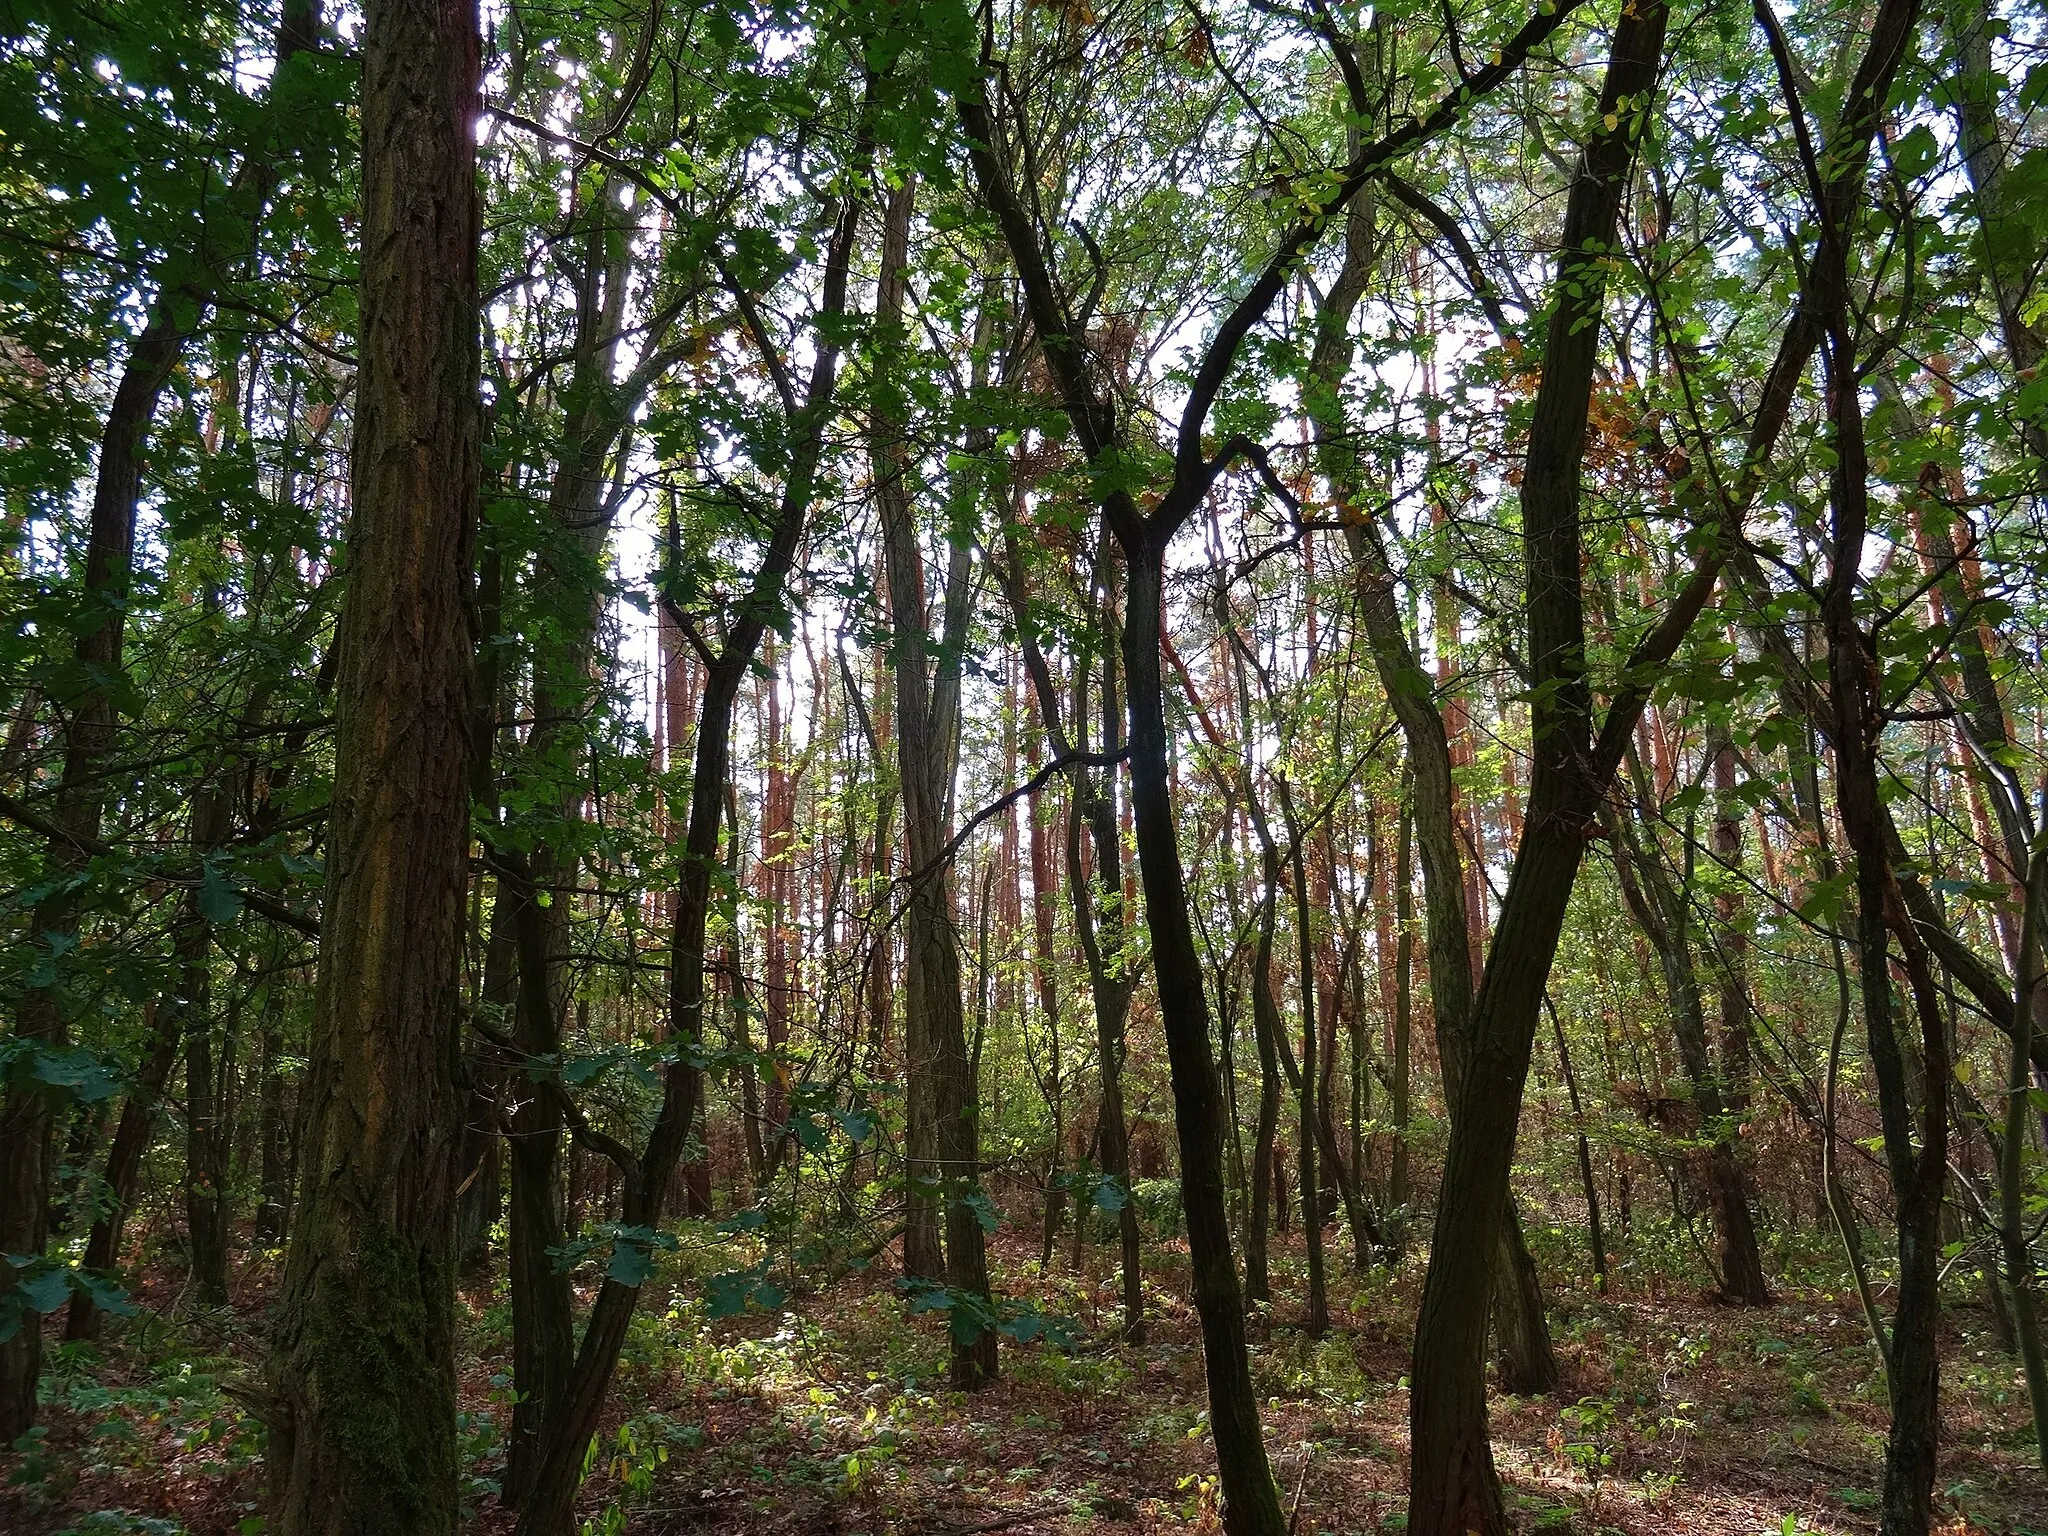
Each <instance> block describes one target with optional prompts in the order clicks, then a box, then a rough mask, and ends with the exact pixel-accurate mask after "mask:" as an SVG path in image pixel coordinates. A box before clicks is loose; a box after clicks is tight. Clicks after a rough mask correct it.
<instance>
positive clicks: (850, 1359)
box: [0, 1233, 2048, 1536]
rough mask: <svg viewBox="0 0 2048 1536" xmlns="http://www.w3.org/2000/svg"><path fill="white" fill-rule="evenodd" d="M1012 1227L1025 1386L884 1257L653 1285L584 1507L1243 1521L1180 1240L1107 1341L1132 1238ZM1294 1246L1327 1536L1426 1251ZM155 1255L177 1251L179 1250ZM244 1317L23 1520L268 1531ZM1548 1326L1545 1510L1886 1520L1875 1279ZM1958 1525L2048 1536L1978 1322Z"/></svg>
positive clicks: (115, 1362) (78, 1412) (734, 1513)
mask: <svg viewBox="0 0 2048 1536" xmlns="http://www.w3.org/2000/svg"><path fill="white" fill-rule="evenodd" d="M1027 1247H1028V1245H1027V1244H1026V1243H1025V1242H1024V1241H1023V1240H1022V1239H1021V1238H1017V1239H1015V1240H1012V1235H1011V1234H1009V1233H1005V1234H1004V1241H1002V1242H1000V1243H999V1244H998V1245H997V1253H996V1255H995V1257H996V1260H997V1266H996V1267H997V1275H998V1281H999V1285H1001V1286H1002V1287H1003V1288H1004V1289H1006V1290H1007V1291H1008V1292H1009V1293H1010V1294H1013V1295H1030V1296H1033V1297H1035V1298H1036V1299H1037V1301H1038V1303H1039V1305H1040V1306H1042V1307H1043V1308H1044V1309H1045V1311H1046V1312H1047V1313H1049V1314H1058V1315H1063V1316H1065V1317H1067V1318H1068V1319H1070V1320H1071V1322H1072V1323H1073V1325H1074V1328H1075V1334H1076V1339H1075V1342H1074V1344H1073V1345H1072V1347H1071V1348H1069V1349H1067V1350H1061V1349H1056V1348H1052V1347H1048V1346H1045V1345H1042V1344H1031V1345H1015V1346H1013V1345H1011V1344H1010V1343H1009V1342H1008V1341H1005V1345H1004V1350H1003V1373H1002V1379H1001V1381H1000V1382H999V1383H998V1384H996V1385H995V1386H993V1387H991V1388H990V1389H988V1390H986V1391H983V1392H980V1393H977V1394H975V1395H973V1396H971V1397H968V1396H962V1395H961V1394H957V1393H954V1392H952V1391H950V1390H949V1389H948V1388H947V1386H946V1382H945V1335H944V1320H943V1317H942V1316H939V1315H934V1314H926V1315H921V1316H917V1315H912V1314H910V1313H909V1312H908V1310H907V1309H906V1306H905V1304H904V1301H903V1298H902V1297H901V1296H900V1295H899V1294H897V1292H896V1290H895V1287H894V1285H893V1283H892V1281H891V1279H890V1278H889V1277H888V1276H886V1275H883V1274H880V1273H878V1272H874V1271H870V1272H868V1273H866V1274H861V1275H856V1276H853V1277H852V1278H849V1279H846V1280H843V1281H840V1282H839V1283H837V1284H835V1285H833V1286H831V1287H830V1288H828V1289H826V1290H823V1291H821V1292H818V1293H815V1294H811V1295H808V1296H798V1297H794V1298H792V1299H791V1300H790V1302H789V1303H788V1306H787V1310H786V1311H784V1312H783V1313H782V1314H781V1315H779V1316H762V1315H759V1314H754V1315H749V1316H743V1317H736V1318H730V1319H726V1320H723V1321H720V1322H707V1321H706V1320H705V1317H704V1307H703V1304H702V1302H701V1300H699V1299H698V1297H699V1296H701V1288H700V1287H697V1286H691V1285H683V1286H679V1287H678V1288H677V1289H676V1291H675V1293H674V1299H673V1301H672V1303H671V1304H670V1305H669V1306H668V1307H667V1308H666V1310H663V1309H662V1308H661V1307H659V1306H657V1305H654V1304H653V1303H652V1300H651V1299H650V1301H649V1302H648V1304H644V1305H643V1307H642V1309H641V1314H640V1316H639V1318H638V1319H637V1320H636V1323H635V1326H634V1331H633V1334H632V1336H631V1339H630V1340H629V1344H628V1349H627V1357H626V1361H625V1363H624V1366H623V1368H622V1372H621V1377H620V1380H619V1382H618V1384H617V1388H616V1390H615V1391H614V1393H613V1406H612V1413H611V1416H610V1418H609V1419H608V1421H607V1424H606V1428H605V1432H604V1436H603V1438H602V1440H601V1442H600V1445H599V1450H598V1454H597V1456H596V1458H595V1461H596V1465H595V1467H594V1470H593V1472H592V1475H591V1476H590V1478H589V1479H588V1480H587V1482H586V1486H585V1492H584V1498H583V1501H582V1516H583V1524H582V1529H583V1530H584V1531H586V1532H589V1533H592V1536H617V1533H621V1532H636V1533H638V1532H644V1533H648V1536H666V1533H670V1532H674V1533H691V1532H699V1531H702V1532H707V1533H708V1532H713V1531H716V1532H720V1533H734V1536H810V1533H818V1536H825V1533H832V1536H856V1533H869V1536H881V1533H884V1532H902V1533H905V1536H971V1533H992V1532H996V1531H1010V1532H1016V1533H1018V1536H1055V1533H1057V1536H1079V1533H1082V1532H1100V1533H1129V1536H1138V1533H1151V1532H1162V1533H1163V1532H1201V1533H1206V1532H1211V1531H1216V1530H1218V1529H1219V1526H1218V1522H1217V1520H1216V1514H1215V1508H1214V1498H1215V1495H1214V1490H1213V1486H1212V1483H1211V1480H1210V1479H1211V1475H1212V1474H1211V1469H1212V1465H1213V1462H1212V1456H1211V1451H1210V1448H1209V1445H1208V1443H1207V1415H1206V1411H1205V1409H1204V1406H1203V1405H1204V1403H1205V1400H1206V1399H1205V1394H1204V1389H1203V1378H1202V1360H1201V1352H1200V1343H1199V1333H1198V1330H1197V1328H1196V1323H1195V1317H1194V1310H1193V1307H1192V1305H1191V1303H1190V1300H1189V1297H1188V1293H1187V1289H1186V1261H1185V1255H1184V1253H1183V1254H1175V1253H1173V1252H1172V1250H1171V1249H1168V1250H1167V1251H1166V1252H1164V1253H1158V1252H1156V1251H1155V1252H1154V1253H1152V1254H1151V1255H1150V1256H1149V1257H1150V1260H1151V1262H1153V1263H1154V1264H1155V1266H1156V1268H1155V1272H1154V1273H1152V1274H1151V1275H1149V1276H1148V1282H1147V1306H1148V1308H1149V1310H1150V1314H1151V1325H1150V1329H1149V1336H1148V1339H1147V1341H1146V1342H1145V1343H1143V1344H1140V1345H1130V1344H1124V1343H1122V1342H1118V1341H1116V1340H1115V1336H1114V1330H1115V1325H1116V1323H1117V1320H1118V1314H1117V1312H1116V1310H1115V1300H1116V1289H1115V1273H1114V1268H1113V1250H1112V1249H1107V1248H1104V1249H1099V1250H1095V1251H1094V1252H1092V1253H1090V1254H1088V1255H1087V1256H1086V1259H1087V1263H1088V1265H1089V1266H1090V1270H1091V1273H1090V1274H1089V1275H1088V1276H1086V1277H1077V1276H1075V1275H1074V1274H1073V1273H1072V1272H1071V1271H1070V1270H1067V1269H1065V1268H1064V1266H1062V1265H1060V1264H1058V1263H1056V1264H1055V1267H1054V1271H1053V1272H1052V1273H1050V1274H1048V1275H1046V1276H1044V1277H1041V1276H1040V1275H1039V1274H1038V1266H1037V1262H1036V1255H1035V1253H1031V1252H1027ZM1299 1254H1300V1239H1299V1237H1298V1235H1297V1236H1296V1237H1294V1238H1293V1239H1292V1240H1291V1244H1290V1242H1289V1240H1285V1239H1283V1240H1281V1247H1280V1249H1279V1251H1278V1252H1277V1253H1276V1271H1275V1272H1276V1284H1277V1285H1278V1287H1279V1289H1280V1290H1281V1292H1282V1296H1281V1301H1280V1303H1279V1304H1278V1306H1277V1307H1276V1308H1275V1310H1274V1312H1273V1313H1272V1315H1271V1316H1270V1317H1266V1316H1263V1315H1261V1316H1258V1317H1255V1319H1254V1341H1255V1349H1254V1372H1255V1376H1256V1379H1257V1383H1258V1388H1259V1392H1260V1395H1261V1397H1262V1398H1263V1399H1264V1410H1265V1425H1266V1434H1267V1443H1268V1446H1269V1448H1270V1450H1271V1453H1272V1456H1273V1460H1274V1470H1275V1474H1276V1477H1277V1479H1278V1480H1279V1482H1280V1485H1281V1487H1282V1489H1283V1491H1284V1493H1285V1495H1286V1497H1287V1499H1288V1501H1289V1505H1290V1507H1291V1508H1293V1509H1295V1510H1296V1511H1297V1524H1296V1529H1297V1531H1298V1532H1300V1533H1301V1536H1313V1533H1322V1536H1338V1533H1359V1536H1364V1533H1374V1532H1382V1531H1398V1530H1400V1529H1401V1528H1402V1526H1403V1524H1404V1523H1405V1517H1404V1516H1403V1514H1402V1507H1403V1495H1402V1487H1403V1479H1404V1477H1405V1473H1406V1460H1407V1405H1408V1394H1407V1388H1406V1381H1405V1375H1404V1373H1405V1372H1406V1370H1407V1368H1408V1330H1409V1326H1410V1320H1411V1319H1412V1317H1413V1315H1414V1304H1415V1297H1416V1292H1417V1289H1418V1287H1419V1285H1420V1279H1421V1265H1420V1262H1419V1261H1418V1260H1415V1259H1412V1258H1411V1259H1410V1260H1409V1262H1408V1263H1407V1264H1406V1265H1405V1266H1404V1267H1403V1268H1402V1269H1401V1270H1400V1271H1398V1272H1397V1273H1395V1274H1393V1275H1392V1276H1389V1275H1387V1274H1386V1273H1384V1272H1379V1273H1375V1274H1373V1275H1371V1276H1367V1277H1364V1278H1362V1279H1361V1278H1359V1277H1356V1276H1353V1275H1351V1274H1350V1273H1349V1272H1348V1271H1347V1270H1346V1269H1345V1268H1344V1266H1343V1265H1342V1264H1341V1263H1340V1262H1337V1260H1336V1256H1335V1255H1334V1254H1333V1255H1332V1264H1331V1271H1330V1273H1331V1312H1332V1318H1331V1324H1332V1326H1331V1330H1330V1332H1329V1334H1328V1335H1327V1336H1326V1337H1324V1338H1323V1339H1322V1340H1320V1341H1317V1340H1313V1339H1310V1338H1309V1337H1308V1336H1307V1335H1306V1333H1305V1332H1303V1331H1302V1330H1301V1329H1300V1328H1299V1327H1298V1326H1296V1325H1295V1324H1294V1318H1295V1316H1296V1315H1297V1313H1298V1303H1297V1302H1296V1299H1295V1298H1296V1297H1297V1296H1298V1292H1296V1291H1295V1290H1293V1289H1292V1282H1293V1281H1294V1280H1295V1279H1296V1277H1297V1275H1298V1260H1299ZM158 1272H159V1273H161V1269H159V1270H158ZM272 1273H274V1270H268V1271H255V1270H253V1268H252V1272H250V1273H246V1274H244V1275H243V1276H240V1277H238V1282H239V1283H238V1294H237V1297H236V1302H237V1305H236V1307H235V1308H234V1309H232V1310H231V1311H230V1312H227V1313H222V1314H216V1315H214V1316H211V1317H206V1318H198V1319H188V1320H186V1321H183V1322H178V1323H173V1322H171V1321H170V1320H169V1318H170V1316H171V1314H172V1312H173V1311H174V1310H175V1303H176V1297H175V1296H174V1295H171V1294H162V1295H158V1294H152V1293H150V1292H149V1291H147V1290H145V1292H144V1293H143V1294H142V1295H141V1296H140V1297H139V1298H138V1300H140V1301H141V1302H143V1303H144V1311H143V1314H142V1316H141V1317H140V1318H138V1319H137V1320H136V1321H135V1322H133V1323H131V1324H129V1325H128V1327H127V1328H126V1330H125V1331H124V1333H123V1335H122V1337H121V1339H120V1341H119V1342H118V1343H116V1344H113V1345H112V1346H110V1347H109V1348H107V1349H106V1350H105V1351H104V1352H95V1351H88V1350H80V1349H79V1348H78V1347H76V1346H72V1347H67V1348H65V1349H63V1350H60V1351H57V1352H55V1354H54V1355H53V1357H52V1360H51V1370H50V1373H49V1381H48V1386H47V1388H46V1390H47V1391H48V1393H49V1405H48V1411H47V1412H46V1414H45V1428H44V1429H43V1430H41V1431H38V1432H37V1434H36V1437H35V1438H34V1440H33V1441H32V1442H31V1443H30V1444H29V1445H28V1447H27V1449H26V1450H24V1451H17V1452H15V1453H12V1454H6V1455H0V1483H4V1484H5V1487H4V1488H0V1530H5V1531H8V1532H17V1533H21V1536H30V1533H58V1532H76V1533H79V1536H115V1533H120V1532H152V1533H157V1532H161V1533H175V1532H178V1531H180V1530H183V1531H187V1532H190V1533H192V1536H254V1533H256V1532H258V1531H260V1530H261V1528H262V1527H261V1520H260V1517H259V1516H258V1515H257V1511H258V1510H259V1509H260V1507H261V1505H260V1499H261V1476H262V1431H261V1428H260V1425H259V1424H258V1423H257V1421H256V1419H255V1418H254V1416H253V1414H252V1413H251V1412H250V1411H249V1408H248V1406H247V1405H248V1404H249V1403H250V1402H251V1401H253V1388H252V1384H253V1382H254V1381H256V1380H258V1379H260V1378H259V1376H258V1374H257V1373H258V1371H259V1369H260V1359H259V1351H260V1344H261V1340H262V1315H263V1308H264V1305H265V1301H266V1295H265V1292H266V1291H267V1285H266V1283H265V1282H266V1278H267V1276H268V1275H269V1274H272ZM464 1300H465V1304H466V1310H467V1314H468V1326H467V1330H466V1333H467V1338H466V1350H465V1363H464V1370H463V1385H462V1395H463V1416H462V1427H463V1460H464V1476H465V1479H466V1483H465V1487H466V1498H467V1499H468V1501H469V1506H470V1511H471V1516H472V1518H471V1520H470V1521H469V1527H470V1529H472V1530H474V1531H475V1532H477V1533H479V1536H501V1533H509V1532H510V1530H511V1526H512V1521H511V1517H510V1515H509V1514H508V1513H507V1512H506V1511H505V1510H503V1509H502V1508H501V1507H500V1506H499V1505H498V1503H497V1500H496V1498H495V1486H496V1478H497V1475H498V1473H499V1471H500V1470H501V1468H502V1461H503V1452H502V1444H501V1440H500V1434H499V1430H500V1426H501V1425H502V1424H503V1422H504V1421H505V1419H506V1418H507V1416H508V1412H507V1406H506V1405H507V1400H508V1388H507V1385H506V1382H505V1379H504V1377H503V1376H502V1374H497V1373H496V1370H495V1369H494V1366H493V1365H492V1364H489V1363H486V1362H501V1361H503V1360H504V1359H505V1358H507V1356H508V1355H509V1350H510V1337H509V1327H510V1324H509V1317H508V1312H507V1308H506V1306H505V1304H504V1301H503V1298H502V1295H497V1296H493V1295H489V1294H484V1293H481V1292H467V1293H465V1297H464ZM1553 1303H1554V1305H1553V1310H1552V1314H1551V1315H1552V1324H1553V1328H1554V1330H1555V1334H1556V1343H1557V1351H1558V1356H1559V1360H1560V1363H1561V1366H1562V1369H1563V1374H1564V1380H1563V1383H1562V1385H1561V1386H1560V1388H1559V1390H1558V1391H1557V1392H1556V1393H1555V1394H1554V1395H1552V1396H1551V1397H1548V1398H1543V1399H1519V1398H1496V1399H1495V1400H1494V1405H1493V1433H1494V1446H1495V1455H1496V1458H1497V1459H1498V1462H1499V1464H1500V1467H1501V1471H1502V1473H1503V1475H1504V1477H1505V1479H1506V1481H1507V1484H1508V1486H1509V1490H1510V1501H1511V1504H1512V1507H1513V1509H1514V1511H1515V1518H1516V1520H1517V1523H1518V1525H1519V1527H1520V1529H1521V1530H1523V1531H1528V1532H1547V1533H1555V1536H1562V1533H1567V1532H1572V1533H1582V1536H1609V1533H1619V1536H1649V1533H1656V1536H1675V1533H1691V1532H1698V1533H1702V1536H1766V1533H1768V1536H1780V1533H1785V1536H1791V1533H1796V1532H1829V1533H1836V1536H1847V1533H1850V1532H1861V1531H1869V1530H1874V1529H1875V1525H1876V1521H1875V1505H1876V1497H1875V1489H1876V1487H1877V1485H1878V1478H1879V1467H1880V1464H1881V1461H1882V1457H1883V1449H1884V1431H1885V1424H1886V1409H1885V1404H1884V1398H1883V1385H1882V1380H1881V1378H1880V1377H1879V1376H1878V1375H1877V1373H1876V1372H1875V1371H1874V1369H1873V1367H1872V1354H1871V1349H1870V1345H1869V1342H1868V1338H1867V1335H1866V1333H1865V1331H1864V1329H1863V1325H1862V1322H1861V1318H1860V1315H1859V1314H1858V1312H1857V1310H1856V1307H1855V1301H1854V1297H1853V1295H1840V1294H1834V1293H1830V1292H1826V1291H1817V1290H1801V1289H1794V1288H1791V1287H1789V1286H1788V1287H1786V1288H1785V1289H1783V1290H1782V1291H1781V1299H1780V1302H1779V1304H1778V1305H1776V1306H1773V1307H1771V1308H1769V1309H1766V1310H1761V1311H1735V1310H1731V1309H1727V1308H1723V1307H1718V1306H1716V1305H1713V1304H1712V1303H1711V1302H1710V1301H1709V1300H1708V1299H1707V1298H1705V1297H1703V1296H1699V1295H1697V1294H1672V1293H1671V1292H1669V1291H1668V1290H1666V1291H1662V1292H1661V1293H1660V1292H1659V1290H1658V1289H1656V1288H1653V1287H1648V1286H1645V1287H1644V1288H1642V1289H1641V1290H1639V1291H1638V1290H1633V1289H1629V1288H1626V1287H1624V1288H1622V1289H1620V1290H1618V1291H1617V1293H1616V1294H1615V1295H1613V1296H1611V1297H1600V1296H1597V1295H1590V1294H1576V1293H1571V1292H1565V1293H1562V1294H1559V1295H1557V1296H1556V1297H1554V1298H1553ZM1947 1326H1948V1329H1949V1337H1948V1338H1947V1340H1946V1341H1945V1342H1946V1352H1947V1370H1946V1372H1945V1377H1944V1387H1943V1410H1944V1418H1945V1425H1946V1435H1945V1443H1944V1451H1943V1458H1942V1466H1941V1475H1940V1479H1939V1485H1940V1495H1939V1497H1940V1506H1941V1517H1942V1519H1943V1521H1944V1522H1945V1524H1944V1525H1943V1527H1942V1528H1943V1530H1945V1531H1946V1532H1949V1533H1953V1536H1963V1533H1970V1532H1982V1533H2010V1536H2028V1533H2033V1536H2048V1481H2044V1479H2043V1477H2042V1476H2041V1474H2040V1472H2039V1470H2038V1468H2037V1467H2036V1465H2035V1464H2034V1462H2033V1460H2032V1436H2031V1432H2030V1430H2029V1427H2028V1421H2027V1414H2026V1407H2025V1398H2024V1392H2023V1390H2022V1388H2021V1386H2020V1384H2019V1381H2018V1373H2017V1368H2016V1364H2015V1362H2014V1361H2013V1360H2012V1359H2011V1358H2010V1357H2008V1356H2006V1355H2003V1354H2001V1353H1999V1352H1998V1351H1997V1350H1996V1349H1995V1348H1994V1347H1993V1345H1992V1344H1991V1341H1990V1339H1989V1337H1988V1335H1987V1331H1986V1329H1985V1327H1984V1319H1983V1318H1982V1317H1981V1316H1980V1315H1979V1314H1978V1313H1977V1312H1976V1311H1975V1310H1974V1309H1965V1308H1957V1309H1956V1310H1955V1311H1953V1312H1952V1313H1951V1314H1950V1317H1949V1319H1948V1323H1947Z"/></svg>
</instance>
